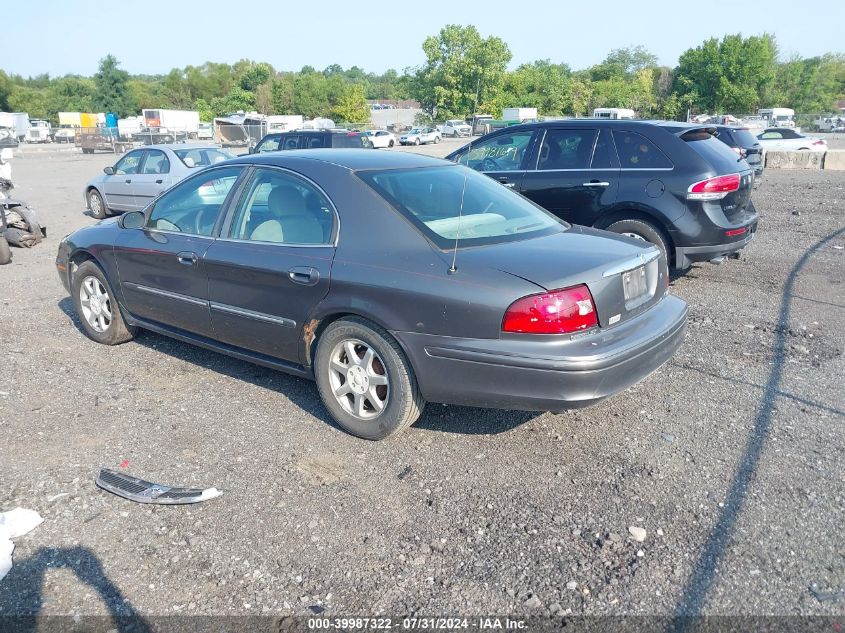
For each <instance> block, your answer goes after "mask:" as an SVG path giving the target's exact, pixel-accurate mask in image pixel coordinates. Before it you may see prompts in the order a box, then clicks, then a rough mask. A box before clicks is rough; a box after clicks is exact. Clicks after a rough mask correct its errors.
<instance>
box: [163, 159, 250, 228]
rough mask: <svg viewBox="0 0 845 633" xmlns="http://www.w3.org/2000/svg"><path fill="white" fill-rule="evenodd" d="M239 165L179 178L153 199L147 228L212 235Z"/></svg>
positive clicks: (239, 169)
mask: <svg viewBox="0 0 845 633" xmlns="http://www.w3.org/2000/svg"><path fill="white" fill-rule="evenodd" d="M241 169H242V168H241V167H240V166H232V167H221V168H219V169H210V170H205V171H203V172H201V173H199V174H197V175H195V176H192V177H191V178H188V179H187V180H184V181H182V182H181V183H180V184H179V185H177V186H176V187H174V188H173V189H171V190H170V191H168V192H167V193H165V194H163V195H162V196H161V197H160V198H159V199H158V200H157V201H156V203H155V206H153V210H152V213H150V217H149V218H148V219H147V228H150V229H158V230H162V231H178V232H181V233H190V234H192V235H211V232H212V230H213V229H214V223H215V221H216V220H217V216H218V215H219V214H220V209H221V208H222V207H223V203H224V202H225V201H226V196H228V195H229V192H230V191H231V189H232V187H233V186H234V185H235V181H236V180H237V179H238V176H239V175H240V174H241Z"/></svg>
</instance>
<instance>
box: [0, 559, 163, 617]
mask: <svg viewBox="0 0 845 633" xmlns="http://www.w3.org/2000/svg"><path fill="white" fill-rule="evenodd" d="M49 569H69V570H71V571H72V572H73V573H74V574H75V575H76V577H77V578H78V579H79V580H80V581H81V582H83V583H85V584H86V585H88V587H90V588H91V589H93V590H94V591H96V592H97V595H98V596H99V597H100V599H101V600H102V601H103V603H104V604H105V605H106V608H107V609H108V612H109V616H110V617H109V618H106V617H101V618H97V619H98V620H101V621H102V627H94V628H93V630H99V628H102V630H103V631H106V630H117V631H118V632H119V633H150V632H151V630H152V629H151V628H150V626H149V624H148V623H147V622H146V621H145V620H144V618H143V617H141V615H140V614H138V612H137V611H136V610H135V608H134V607H133V606H132V603H131V602H129V600H127V599H126V598H124V596H123V593H122V592H121V591H120V589H119V588H118V587H117V586H116V585H115V584H114V583H113V582H112V581H111V580H110V579H109V578H108V576H107V575H106V573H105V570H104V569H103V565H102V563H101V562H100V560H99V558H97V556H96V555H95V554H94V553H93V552H92V551H91V550H89V549H88V548H86V547H79V546H77V547H43V548H40V549H39V550H37V551H36V552H35V553H34V554H33V555H32V556H30V557H29V558H26V559H24V560H22V561H15V564H14V566H13V567H12V569H11V571H10V572H9V574H8V575H7V576H6V577H5V578H4V579H3V582H2V583H0V614H2V615H0V631H15V632H19V633H29V632H32V633H35V632H36V631H43V630H52V629H55V630H66V628H68V627H67V626H66V625H67V622H66V620H67V619H69V617H70V616H59V615H56V616H45V615H41V616H39V613H40V612H41V610H42V608H43V607H44V596H43V591H44V580H45V575H46V573H47V570H49ZM51 620H52V622H51ZM45 621H46V626H45ZM85 628H86V630H89V629H88V627H85Z"/></svg>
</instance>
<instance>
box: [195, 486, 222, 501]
mask: <svg viewBox="0 0 845 633" xmlns="http://www.w3.org/2000/svg"><path fill="white" fill-rule="evenodd" d="M222 494H223V493H222V492H221V491H219V490H218V489H217V488H206V489H205V490H203V491H202V494H201V495H200V498H199V500H200V501H208V500H209V499H214V498H215V497H219V496H220V495H222Z"/></svg>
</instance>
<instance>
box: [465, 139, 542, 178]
mask: <svg viewBox="0 0 845 633" xmlns="http://www.w3.org/2000/svg"><path fill="white" fill-rule="evenodd" d="M533 136H534V132H532V131H526V132H514V133H512V134H500V135H499V136H496V137H494V138H491V139H488V140H486V141H482V142H480V143H477V144H473V146H472V149H471V150H470V151H468V152H465V153H463V154H461V155H460V156H459V157H458V163H460V164H461V165H466V166H467V167H472V168H473V169H475V170H477V171H516V170H518V169H520V168H521V167H522V160H523V159H524V158H525V154H526V152H527V150H528V147H529V144H530V142H531V137H533Z"/></svg>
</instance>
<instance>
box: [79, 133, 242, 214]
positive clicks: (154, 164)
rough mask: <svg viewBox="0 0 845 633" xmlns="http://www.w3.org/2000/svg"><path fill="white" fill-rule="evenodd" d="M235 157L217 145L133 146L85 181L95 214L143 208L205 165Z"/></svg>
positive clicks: (86, 201) (85, 194)
mask: <svg viewBox="0 0 845 633" xmlns="http://www.w3.org/2000/svg"><path fill="white" fill-rule="evenodd" d="M230 158H234V155H233V154H230V153H229V152H225V151H223V150H221V149H220V148H219V147H217V146H215V145H186V144H178V145H155V146H150V147H141V148H138V149H133V150H132V151H130V152H127V153H126V154H124V155H123V156H122V157H121V159H120V160H119V161H117V162H116V163H115V164H114V165H112V166H109V167H106V168H104V169H103V173H102V174H100V175H99V176H97V177H95V178H92V179H91V180H89V181H88V183H87V184H86V185H85V190H84V191H83V194H82V195H83V197H84V198H85V203H86V205H87V206H88V208H89V209H91V213H92V215H93V216H94V217H95V218H104V217H106V216H107V215H108V214H110V213H120V212H123V211H136V210H140V209H143V208H144V207H146V206H147V204H149V203H150V202H151V201H152V200H153V199H155V197H156V196H158V194H160V193H161V192H162V191H164V190H165V189H167V188H168V187H170V186H171V185H174V184H176V183H177V182H179V181H180V180H182V179H183V178H186V177H187V176H189V175H191V174H192V173H196V172H197V171H198V170H200V169H202V168H203V167H208V166H209V165H214V164H216V163H220V162H222V161H224V160H228V159H230Z"/></svg>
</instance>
